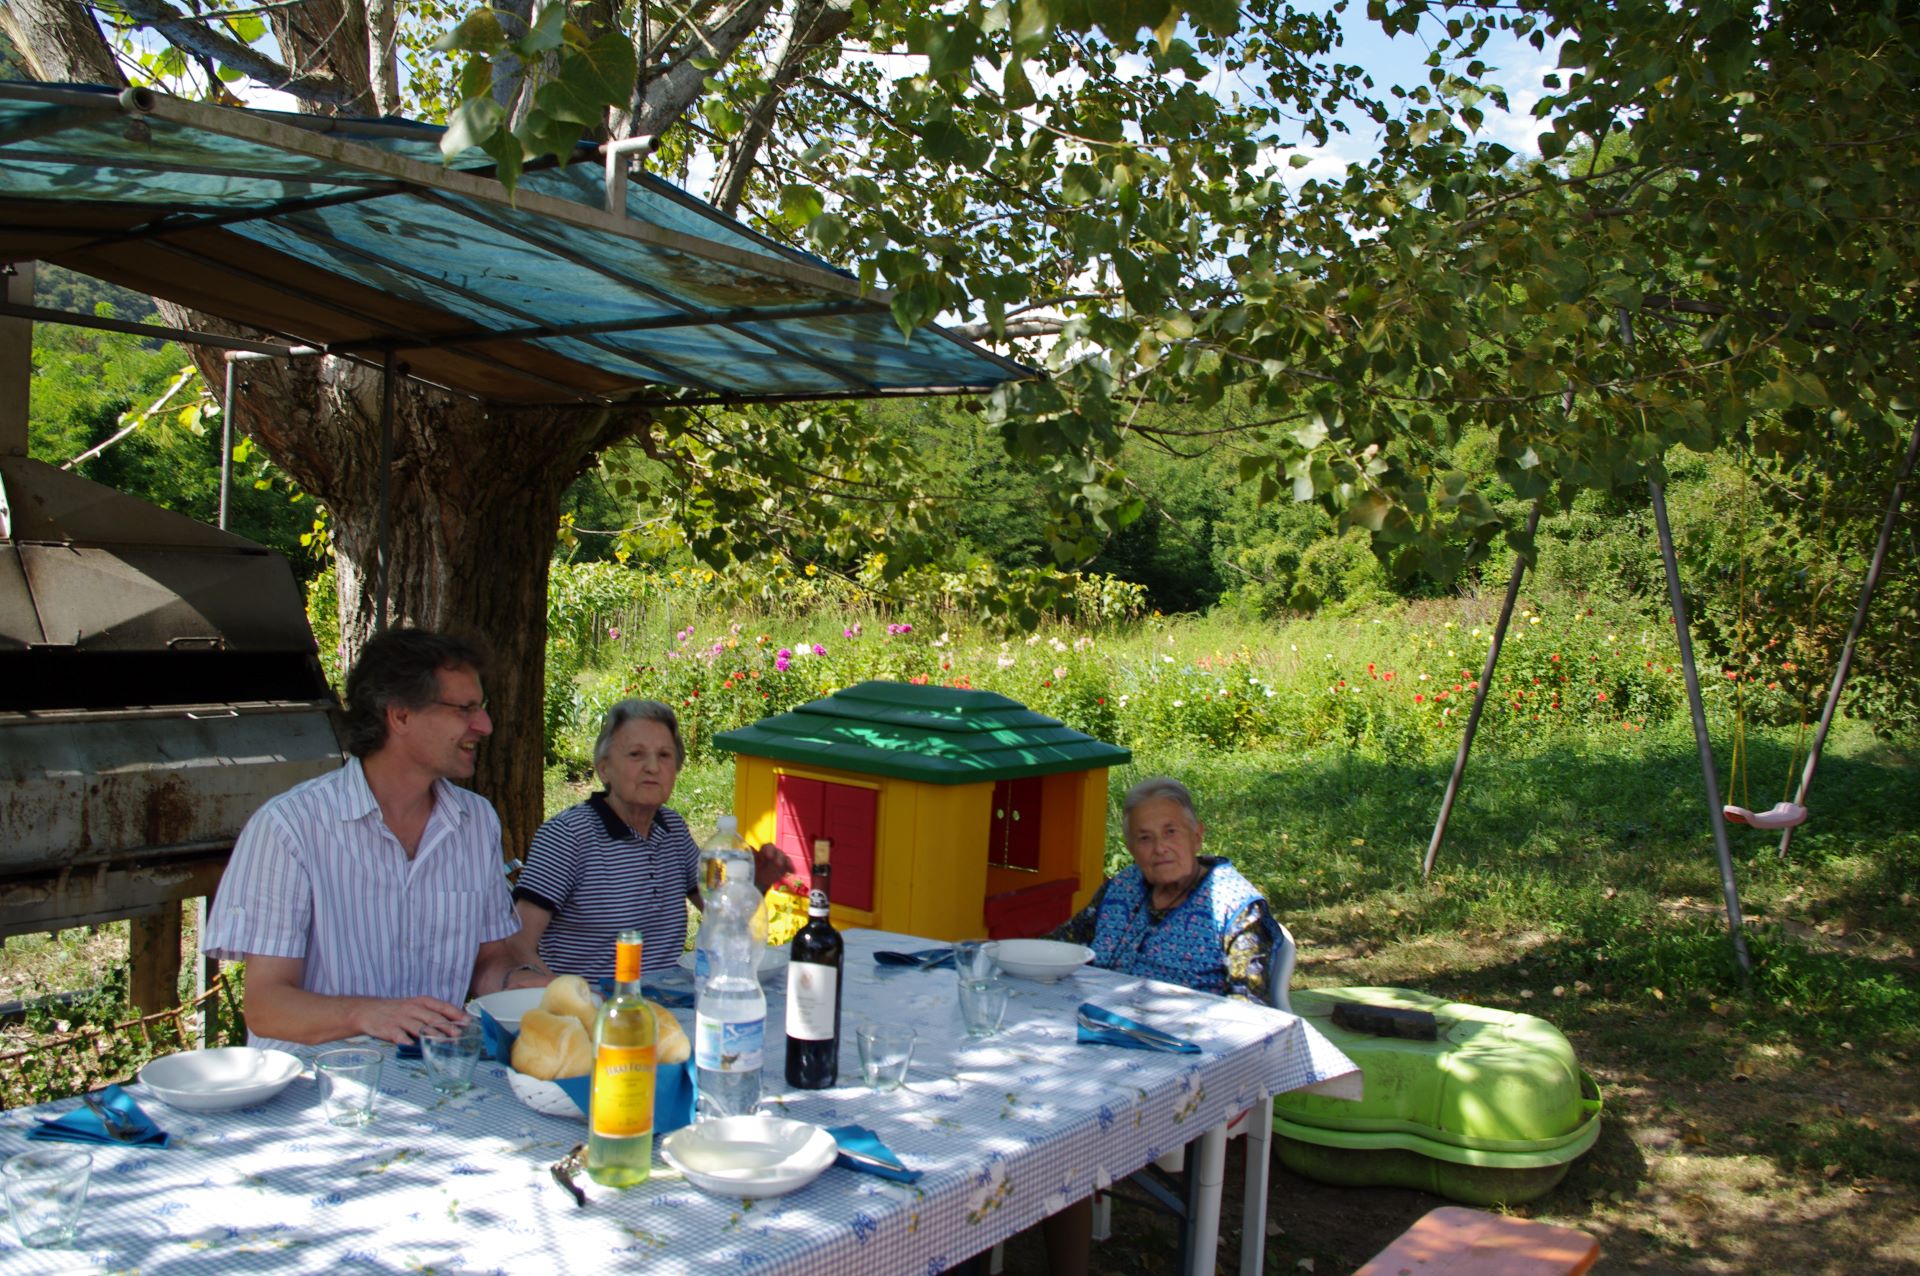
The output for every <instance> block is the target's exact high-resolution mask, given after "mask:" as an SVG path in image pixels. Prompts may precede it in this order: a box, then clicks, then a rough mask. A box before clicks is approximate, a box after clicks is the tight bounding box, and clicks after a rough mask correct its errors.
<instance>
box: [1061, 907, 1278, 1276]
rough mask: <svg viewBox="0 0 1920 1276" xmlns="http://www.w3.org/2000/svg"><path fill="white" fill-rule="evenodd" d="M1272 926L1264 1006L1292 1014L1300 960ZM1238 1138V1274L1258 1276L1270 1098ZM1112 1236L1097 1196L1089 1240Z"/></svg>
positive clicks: (1171, 1165)
mask: <svg viewBox="0 0 1920 1276" xmlns="http://www.w3.org/2000/svg"><path fill="white" fill-rule="evenodd" d="M1273 924H1274V926H1275V927H1277V928H1278V929H1279V934H1278V935H1276V936H1275V937H1274V941H1273V953H1272V956H1271V957H1270V958H1269V964H1268V969H1267V1003H1268V1004H1269V1005H1271V1006H1272V1007H1273V1008H1274V1009H1275V1010H1284V1011H1286V1012H1287V1013H1288V1014H1292V1013H1293V1003H1292V1001H1291V1000H1289V999H1288V997H1287V986H1288V985H1289V984H1291V983H1292V982H1293V967H1294V963H1295V962H1296V961H1297V960H1298V959H1299V950H1298V948H1297V946H1296V945H1295V944H1294V942H1293V932H1292V931H1290V930H1288V929H1287V928H1286V925H1285V924H1284V923H1282V922H1281V921H1279V920H1278V919H1277V918H1276V919H1275V921H1274V923H1273ZM1242 1135H1245V1136H1246V1140H1247V1171H1246V1189H1247V1190H1246V1195H1245V1196H1244V1197H1243V1198H1242V1201H1241V1207H1240V1276H1260V1273H1261V1272H1262V1271H1263V1270H1264V1268H1263V1266H1262V1264H1263V1263H1264V1262H1265V1258H1266V1247H1267V1169H1268V1164H1269V1162H1268V1158H1269V1156H1270V1155H1271V1151H1270V1150H1271V1148H1272V1145H1273V1096H1272V1095H1268V1096H1267V1097H1266V1098H1264V1099H1262V1100H1260V1102H1258V1103H1256V1104H1254V1105H1253V1106H1252V1107H1251V1108H1248V1109H1247V1110H1246V1111H1245V1112H1242V1113H1241V1114H1240V1115H1239V1116H1237V1117H1235V1118H1234V1119H1233V1120H1232V1121H1231V1122H1229V1123H1228V1124H1227V1137H1228V1138H1229V1139H1236V1138H1239V1137H1241V1136H1242ZM1186 1162H1187V1150H1186V1149H1185V1148H1183V1147H1181V1148H1175V1149H1174V1150H1173V1151H1171V1152H1169V1153H1167V1154H1166V1155H1165V1156H1163V1157H1161V1158H1160V1159H1159V1160H1158V1161H1155V1162H1154V1163H1153V1164H1154V1167H1155V1168H1157V1169H1160V1170H1164V1171H1165V1172H1167V1173H1168V1174H1178V1173H1180V1172H1181V1170H1182V1169H1184V1168H1185V1167H1186ZM1112 1235H1113V1197H1112V1196H1111V1195H1110V1194H1108V1193H1106V1192H1096V1193H1094V1197H1093V1239H1094V1240H1096V1241H1104V1240H1106V1239H1108V1238H1109V1237H1110V1236H1112Z"/></svg>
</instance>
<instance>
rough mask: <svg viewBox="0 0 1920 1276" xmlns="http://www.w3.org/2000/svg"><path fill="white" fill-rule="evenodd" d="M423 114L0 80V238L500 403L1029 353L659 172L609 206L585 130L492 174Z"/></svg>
mask: <svg viewBox="0 0 1920 1276" xmlns="http://www.w3.org/2000/svg"><path fill="white" fill-rule="evenodd" d="M441 135H442V130H440V129H438V128H436V127H433V126H430V125H423V124H418V123H414V122H410V121H398V120H380V121H369V120H341V119H327V118H321V117H309V116H300V115H288V114H280V113H274V112H259V111H249V110H234V109H229V108H223V107H215V106H209V105H206V104H204V103H198V102H190V101H186V100H182V99H178V98H171V97H167V96H165V95H161V94H156V93H153V92H151V91H148V90H144V89H129V90H126V91H124V92H115V91H114V90H111V89H104V88H93V87H85V86H79V87H75V86H49V85H44V84H7V83H0V260H24V259H29V258H37V259H40V260H46V261H51V262H54V263H56V264H60V265H66V266H69V267H71V268H73V269H75V270H78V271H80V272H82V273H84V274H89V275H93V276H95V277H98V278H103V279H107V280H110V281H112V282H115V283H120V284H122V285H123V286H127V287H131V288H134V289H136V290H138V291H141V292H145V293H148V294H150V295H154V296H158V297H162V298H164V299H166V300H170V301H174V302H176V303H178V304H181V305H184V306H188V307H190V308H193V309H196V310H200V311H203V312H206V313H211V314H217V315H220V316H221V317H223V318H225V319H228V320H230V321H232V322H235V323H239V324H243V325H246V326H248V327H252V328H255V329H257V330H260V331H262V332H264V333H267V334H269V335H272V336H278V337H281V338H283V339H284V341H285V343H286V345H287V346H288V347H291V346H294V345H300V346H307V347H311V348H313V349H316V350H318V351H320V352H321V353H325V354H332V355H336V356H339V357H346V358H353V359H356V360H357V361H360V362H363V363H366V364H368V365H381V364H384V362H385V360H386V357H387V356H388V355H389V354H390V353H395V352H398V353H400V354H402V355H406V356H408V357H409V362H410V364H411V367H412V373H411V374H412V375H413V376H415V377H416V378H417V379H419V380H421V381H423V382H426V383H429V384H434V385H438V386H441V387H443V388H445V389H447V390H449V391H451V392H454V393H458V394H465V395H468V396H471V397H474V398H478V399H481V400H483V401H486V402H489V403H494V404H500V405H503V406H505V405H512V406H526V407H557V406H570V405H585V406H608V405H621V406H636V407H647V406H660V407H664V406H697V405H708V404H749V403H761V402H781V401H789V400H796V401H797V400H810V399H851V398H866V397H892V396H899V395H926V394H951V393H969V392H980V391H984V390H987V389H990V388H992V387H993V386H995V385H999V384H1002V383H1004V382H1007V381H1011V380H1020V379H1025V378H1029V377H1033V376H1036V375H1037V373H1035V372H1034V370H1032V369H1030V368H1027V367H1024V366H1023V365H1021V364H1019V363H1016V362H1014V361H1012V360H1009V359H1006V358H1004V357H1002V356H999V355H996V354H994V353H992V352H991V351H987V350H984V349H982V348H980V347H978V346H975V345H973V344H972V343H969V342H967V341H964V340H963V339H961V338H959V337H957V336H955V335H954V334H951V333H948V332H946V331H944V330H942V329H940V328H938V327H937V326H929V327H925V328H921V329H918V330H916V331H915V332H913V333H912V334H910V335H909V336H907V337H905V338H903V337H902V336H901V334H900V333H899V331H898V329H897V328H896V327H895V326H894V323H893V318H892V313H891V307H892V297H891V296H890V294H889V293H887V292H886V291H885V290H882V289H877V288H872V287H868V286H865V285H863V284H862V282H861V281H860V280H859V279H856V278H855V277H853V276H851V275H849V274H847V273H845V272H843V271H840V270H838V269H836V268H834V267H832V266H830V265H828V264H827V263H825V262H823V261H820V260H818V259H816V258H814V257H811V256H809V255H808V254H806V253H803V252H800V251H798V250H797V249H795V248H793V247H791V246H789V245H785V244H781V243H779V242H777V241H775V240H772V239H770V238H768V237H767V236H765V235H762V234H760V233H758V232H757V231H754V230H752V229H751V228H749V227H746V226H744V225H742V224H740V223H738V222H736V221H734V220H732V219H731V218H728V217H726V216H724V215H722V214H720V213H719V212H718V211H717V210H715V209H713V208H711V207H709V206H707V205H705V204H703V203H701V202H700V201H698V200H696V199H694V198H693V197H691V196H689V195H687V194H686V193H685V192H683V191H680V190H678V189H677V188H675V187H673V186H672V185H670V184H669V183H666V182H663V181H660V180H659V179H658V178H654V177H651V176H649V175H646V174H644V173H639V174H636V175H635V176H634V178H633V180H632V181H631V182H627V183H620V182H618V181H616V182H615V183H614V184H615V187H616V191H615V197H616V198H618V197H619V191H618V190H617V188H618V187H619V186H621V185H624V186H625V187H626V191H625V196H624V209H623V211H609V210H608V209H607V208H606V207H605V206H604V205H605V204H606V202H607V198H608V194H607V177H606V171H616V170H617V163H615V162H610V163H609V165H608V169H607V170H602V169H601V168H600V166H599V161H600V160H601V156H602V148H596V147H593V146H582V147H581V148H579V149H578V150H577V151H576V152H575V153H574V154H573V155H572V156H570V157H568V160H567V162H566V163H554V162H546V163H534V164H529V165H528V166H527V169H526V170H525V172H524V173H523V175H522V178H521V180H520V183H519V185H518V187H517V189H516V190H515V191H513V192H512V193H509V192H508V191H507V190H506V188H505V187H503V186H502V185H501V184H500V183H499V182H498V181H496V180H495V179H494V177H493V163H492V161H491V159H490V158H489V157H487V156H485V155H484V153H482V152H480V151H478V150H474V151H471V152H469V153H467V154H463V155H461V156H458V157H456V161H455V163H453V164H452V165H451V166H449V165H448V164H446V163H444V162H442V160H441V157H440V154H439V150H438V143H439V139H440V137H441ZM589 161H592V162H589ZM9 168H12V169H13V170H14V171H13V172H12V173H11V174H9V172H8V169H9ZM50 174H51V175H52V176H50ZM617 175H618V174H617V171H616V176H617ZM236 203H241V204H244V205H245V206H243V207H236V206H235V204H236ZM409 246H411V247H413V248H416V249H417V250H418V251H417V252H409V251H407V249H408V248H409ZM0 315H6V316H11V317H15V318H22V319H29V320H39V321H55V320H57V321H61V322H76V323H80V324H82V325H86V326H107V325H104V324H99V323H97V322H96V321H95V319H94V317H93V316H76V315H60V314H57V313H55V312H49V311H46V310H44V309H33V310H29V309H26V308H21V307H18V306H9V307H7V308H5V309H0ZM123 325H124V321H114V322H113V324H112V326H113V327H114V328H115V329H116V330H119V331H138V332H140V333H142V334H143V335H155V336H166V337H170V338H173V339H177V340H193V341H198V342H200V343H202V344H210V345H215V346H220V347H224V348H227V349H246V350H250V351H253V352H254V353H261V354H272V353H275V352H276V351H275V349H274V343H273V342H270V341H266V342H262V341H255V342H251V343H248V344H245V345H241V344H239V343H238V341H237V340H236V339H232V338H215V337H212V336H211V335H210V334H194V335H191V336H189V335H187V334H186V333H185V332H183V331H182V330H164V331H163V330H159V329H157V328H155V327H153V326H147V327H141V328H134V327H128V326H123ZM702 334H705V335H702Z"/></svg>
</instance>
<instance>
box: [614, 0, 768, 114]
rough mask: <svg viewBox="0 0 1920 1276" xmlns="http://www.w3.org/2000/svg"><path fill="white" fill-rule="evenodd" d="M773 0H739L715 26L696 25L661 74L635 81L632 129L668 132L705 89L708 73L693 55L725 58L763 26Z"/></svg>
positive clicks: (722, 59)
mask: <svg viewBox="0 0 1920 1276" xmlns="http://www.w3.org/2000/svg"><path fill="white" fill-rule="evenodd" d="M775 3H776V0H737V3H735V4H734V5H733V7H732V8H730V9H728V10H726V11H725V12H723V13H722V14H721V15H720V17H719V19H718V20H717V21H715V22H714V23H713V24H712V25H711V26H706V27H699V28H696V29H695V31H694V32H693V34H692V35H690V36H688V37H687V41H686V43H685V44H682V45H681V46H680V47H679V48H678V49H677V50H675V51H674V54H673V56H672V57H670V58H668V59H667V62H666V65H665V67H664V68H663V69H662V70H661V71H660V72H659V73H658V74H656V75H653V76H651V77H649V78H647V79H645V80H642V81H641V82H640V83H639V84H637V85H635V86H634V95H633V107H632V111H631V116H632V118H631V120H630V122H629V123H628V126H627V131H628V134H629V135H630V136H633V137H642V136H645V135H646V134H648V133H653V134H660V133H664V132H666V131H667V129H668V128H669V127H671V126H672V124H673V123H674V121H676V120H678V119H679V118H680V117H681V116H682V115H684V114H686V112H687V108H688V107H690V106H692V105H693V103H694V100H695V99H697V98H698V97H699V96H700V95H701V94H702V93H703V92H704V91H705V86H706V82H707V75H708V74H709V73H708V72H707V71H704V70H702V69H700V68H699V67H698V66H695V65H694V59H695V58H703V59H704V58H711V59H713V60H714V61H716V62H725V61H727V59H729V58H731V57H732V56H733V52H734V50H735V49H738V48H739V47H740V45H741V43H742V42H743V41H745V40H746V38H747V37H748V36H750V35H752V34H753V33H754V32H755V31H756V30H758V29H759V27H760V24H761V23H762V22H763V21H765V20H766V16H767V11H768V10H770V9H772V8H773V6H774V4H775Z"/></svg>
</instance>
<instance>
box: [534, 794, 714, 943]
mask: <svg viewBox="0 0 1920 1276" xmlns="http://www.w3.org/2000/svg"><path fill="white" fill-rule="evenodd" d="M699 872H700V848H699V847H698V846H697V845H695V844H694V840H693V834H692V833H691V832H689V831H688V829H687V822H686V820H684V819H682V818H681V816H680V814H679V812H677V811H675V810H673V809H672V808H670V807H664V806H663V807H661V808H660V809H659V810H658V811H656V812H654V816H653V826H652V827H651V828H649V829H648V830H647V836H645V837H641V836H640V835H639V834H638V833H636V832H634V831H633V830H632V829H631V828H629V827H627V822H626V821H625V820H623V819H621V818H620V817H619V816H618V815H616V814H614V810H613V808H612V807H611V806H609V805H608V804H607V798H606V794H604V793H596V794H594V795H593V796H592V797H590V798H588V799H587V800H586V801H584V802H582V803H580V804H579V805H578V806H570V807H568V808H567V809H566V810H564V811H562V812H560V814H558V815H556V816H554V817H553V818H552V819H550V820H548V821H547V822H546V823H545V824H542V825H541V826H540V831H539V832H537V833H535V834H534V835H533V845H532V846H531V847H530V848H529V849H528V851H527V866H526V867H525V868H523V869H521V870H520V881H519V884H518V885H517V886H515V887H514V891H513V897H514V898H515V899H524V900H526V901H527V902H528V903H530V904H533V905H536V906H537V907H540V908H544V909H546V910H547V911H548V912H550V913H552V914H553V918H552V920H551V921H549V922H548V923H547V930H546V933H545V934H543V935H542V936H541V937H540V960H541V961H544V962H546V963H547V965H548V967H549V968H551V969H552V970H553V971H555V972H556V973H558V974H563V975H584V976H586V977H587V978H588V979H607V978H611V977H612V975H613V940H614V936H616V935H618V934H619V933H620V932H621V931H623V930H629V929H634V928H638V929H639V931H640V935H641V938H642V939H643V940H645V942H646V949H645V958H644V961H645V967H644V968H645V969H646V970H649V971H659V970H668V969H671V968H672V967H673V965H674V963H676V962H678V961H679V960H680V952H681V950H682V949H683V948H685V947H686V942H687V903H686V901H687V892H688V891H690V890H692V889H693V888H694V883H695V882H696V881H697V880H698V878H699Z"/></svg>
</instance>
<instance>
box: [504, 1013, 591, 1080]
mask: <svg viewBox="0 0 1920 1276" xmlns="http://www.w3.org/2000/svg"><path fill="white" fill-rule="evenodd" d="M513 1070H514V1071H515V1072H521V1073H525V1074H526V1075H527V1076H530V1077H538V1078H539V1079H540V1080H542V1081H552V1080H554V1079H555V1078H556V1077H581V1076H585V1075H586V1074H587V1073H589V1072H591V1071H593V1039H592V1038H591V1037H589V1036H587V1030H586V1029H585V1028H583V1027H581V1026H580V1021H579V1020H578V1019H575V1018H574V1017H573V1016H572V1015H556V1014H552V1013H550V1012H548V1011H545V1010H529V1011H528V1012H527V1013H526V1014H525V1015H524V1016H523V1017H522V1018H521V1020H520V1036H519V1038H518V1039H517V1040H515V1041H514V1043H513Z"/></svg>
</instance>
